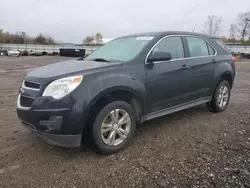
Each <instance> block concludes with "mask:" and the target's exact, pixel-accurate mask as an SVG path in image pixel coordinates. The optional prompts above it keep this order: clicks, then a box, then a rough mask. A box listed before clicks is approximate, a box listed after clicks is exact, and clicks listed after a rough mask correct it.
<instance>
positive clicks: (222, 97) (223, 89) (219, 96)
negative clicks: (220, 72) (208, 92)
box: [207, 80, 231, 112]
mask: <svg viewBox="0 0 250 188" xmlns="http://www.w3.org/2000/svg"><path fill="white" fill-rule="evenodd" d="M230 96H231V88H230V85H229V83H228V81H227V80H223V81H221V82H220V83H219V84H218V86H217V87H216V90H215V92H214V96H213V98H212V101H211V102H210V103H207V107H208V109H209V110H210V111H212V112H222V111H224V110H225V109H226V108H227V106H228V103H229V100H230Z"/></svg>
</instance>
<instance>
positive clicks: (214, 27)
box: [204, 14, 223, 35]
mask: <svg viewBox="0 0 250 188" xmlns="http://www.w3.org/2000/svg"><path fill="white" fill-rule="evenodd" d="M222 21H223V20H222V17H221V16H217V15H213V14H212V15H209V16H208V17H207V21H206V22H205V23H204V25H205V28H206V31H207V33H208V34H209V35H216V34H217V33H218V32H219V30H220V26H221V23H222Z"/></svg>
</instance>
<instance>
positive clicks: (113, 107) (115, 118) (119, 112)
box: [92, 101, 136, 154]
mask: <svg viewBox="0 0 250 188" xmlns="http://www.w3.org/2000/svg"><path fill="white" fill-rule="evenodd" d="M135 129H136V116H135V112H134V110H133V108H132V106H131V105H130V104H128V103H127V102H124V101H114V102H111V103H109V104H107V105H106V106H105V107H104V108H103V109H101V110H100V112H99V113H98V115H97V116H96V118H95V120H94V124H93V129H92V137H93V141H94V145H95V146H96V148H97V149H98V151H100V152H101V153H104V154H111V153H115V152H117V151H119V150H121V149H123V148H124V147H125V146H126V145H127V144H128V142H129V141H130V140H131V139H132V137H133V135H134V133H135Z"/></svg>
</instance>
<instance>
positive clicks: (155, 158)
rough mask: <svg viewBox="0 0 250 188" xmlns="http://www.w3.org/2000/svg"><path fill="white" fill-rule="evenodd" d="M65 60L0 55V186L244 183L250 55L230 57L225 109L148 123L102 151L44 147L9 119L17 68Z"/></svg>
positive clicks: (247, 178)
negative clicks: (112, 150)
mask: <svg viewBox="0 0 250 188" xmlns="http://www.w3.org/2000/svg"><path fill="white" fill-rule="evenodd" d="M65 59H66V58H61V57H18V58H15V57H13V58H12V57H0V107H1V108H0V187H11V188H14V187H25V188H26V187H66V188H74V187H75V188H77V187H81V188H82V187H150V188H151V187H178V188H179V187H180V188H186V187H216V188H221V187H232V188H236V187H250V127H249V122H250V61H242V62H237V76H236V80H235V84H234V88H233V91H232V98H231V103H230V105H229V107H228V109H227V111H225V112H223V113H219V114H213V113H210V112H209V111H208V110H207V109H206V108H205V107H204V106H199V107H195V108H192V109H188V110H185V111H182V112H178V113H175V114H172V115H169V116H166V117H162V118H159V119H156V120H152V121H149V122H147V123H145V124H144V125H143V126H141V127H139V128H138V131H137V134H136V137H135V139H134V141H132V143H131V144H130V145H129V147H128V148H127V149H126V150H124V151H122V152H120V153H117V154H114V155H110V156H102V155H98V154H96V153H94V152H92V151H91V150H90V149H88V148H86V147H85V148H79V149H62V148H58V147H54V146H51V145H49V144H47V143H46V142H44V141H43V140H42V139H40V138H39V137H37V136H36V135H35V134H34V133H32V132H30V131H29V130H27V129H26V128H25V127H23V126H22V125H21V123H20V122H19V120H18V119H17V116H16V109H15V108H16V97H17V92H18V88H19V86H20V85H21V81H22V79H23V77H24V75H25V73H26V72H27V71H30V70H32V68H36V67H39V66H42V65H45V64H49V63H54V62H57V61H60V60H65Z"/></svg>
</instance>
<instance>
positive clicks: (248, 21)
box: [232, 12, 250, 43]
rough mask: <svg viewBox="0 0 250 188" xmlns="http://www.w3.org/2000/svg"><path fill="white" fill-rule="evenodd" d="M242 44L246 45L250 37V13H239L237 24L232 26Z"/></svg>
mask: <svg viewBox="0 0 250 188" xmlns="http://www.w3.org/2000/svg"><path fill="white" fill-rule="evenodd" d="M232 25H233V26H232V27H233V28H234V30H235V32H236V33H237V35H238V37H240V39H241V42H242V43H244V40H245V37H247V36H249V35H250V12H244V13H239V14H238V16H237V22H236V24H232Z"/></svg>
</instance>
